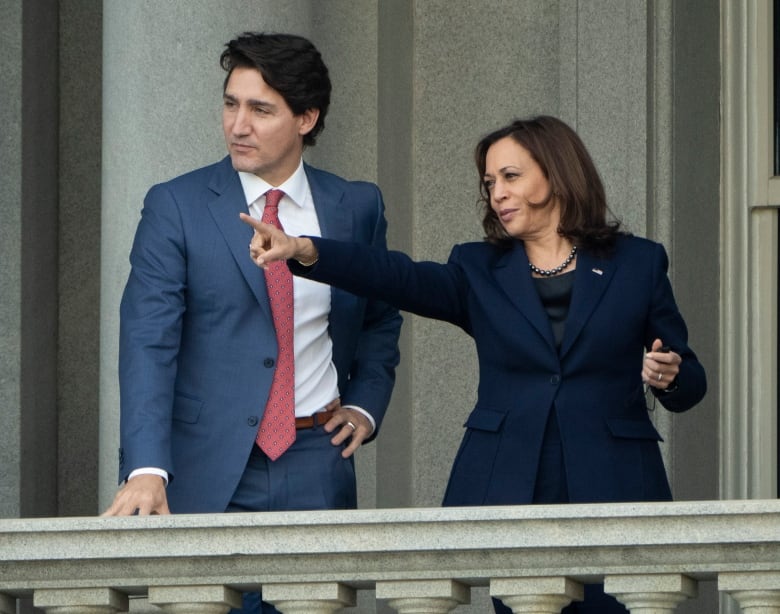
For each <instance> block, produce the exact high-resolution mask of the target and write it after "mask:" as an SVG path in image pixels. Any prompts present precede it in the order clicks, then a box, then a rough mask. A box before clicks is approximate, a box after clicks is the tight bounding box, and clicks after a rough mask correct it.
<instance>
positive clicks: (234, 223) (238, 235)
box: [208, 157, 271, 318]
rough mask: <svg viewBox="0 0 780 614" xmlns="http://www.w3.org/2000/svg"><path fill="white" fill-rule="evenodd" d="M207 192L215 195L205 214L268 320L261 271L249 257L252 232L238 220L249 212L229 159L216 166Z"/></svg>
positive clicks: (239, 181)
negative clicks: (224, 243)
mask: <svg viewBox="0 0 780 614" xmlns="http://www.w3.org/2000/svg"><path fill="white" fill-rule="evenodd" d="M209 189H210V190H212V191H213V192H215V193H216V194H217V197H216V198H215V199H214V200H212V201H211V202H210V203H209V204H208V208H209V212H210V213H211V216H212V217H213V218H214V221H215V222H216V224H217V228H219V230H220V232H221V233H222V235H223V236H224V238H225V241H226V242H227V244H228V247H229V248H230V251H231V252H232V254H233V258H234V259H235V261H236V264H237V265H238V268H239V269H240V270H241V273H242V274H243V276H244V278H245V279H246V282H247V283H248V284H249V287H250V288H251V289H252V292H253V293H254V295H255V298H257V302H258V303H260V307H261V308H262V309H263V311H264V312H265V313H266V314H267V315H268V317H269V318H270V317H271V309H270V306H269V305H268V294H267V292H266V287H265V276H264V275H263V270H262V269H261V268H260V267H259V266H257V265H256V264H255V263H254V262H252V259H251V258H250V257H249V241H250V240H251V239H252V229H251V228H250V227H249V226H248V225H247V224H245V223H244V222H242V221H241V219H240V218H239V217H238V214H239V213H249V210H248V207H247V205H246V196H245V195H244V189H243V188H242V187H241V180H240V179H239V178H238V173H237V172H236V171H235V170H234V169H233V166H232V164H231V162H230V158H229V157H226V158H225V159H224V160H222V162H220V163H219V164H218V165H217V168H216V170H215V171H214V175H213V176H212V178H211V181H210V182H209Z"/></svg>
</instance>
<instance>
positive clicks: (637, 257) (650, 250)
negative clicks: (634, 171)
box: [290, 237, 706, 505]
mask: <svg viewBox="0 0 780 614" xmlns="http://www.w3.org/2000/svg"><path fill="white" fill-rule="evenodd" d="M315 243H316V245H317V248H318V250H319V254H320V259H319V262H318V263H317V264H316V265H315V266H314V267H313V268H312V269H311V270H309V271H308V272H306V270H305V269H302V268H301V267H297V266H295V264H294V263H291V264H290V266H291V268H292V269H293V271H294V272H296V273H298V274H307V275H308V276H309V277H311V278H313V279H317V280H319V281H323V282H326V283H330V284H333V285H335V286H338V287H341V288H344V289H348V290H350V291H352V292H356V293H360V294H363V295H367V296H372V297H374V298H380V299H382V300H386V301H388V302H389V303H391V304H394V305H396V306H398V307H399V308H401V309H403V310H406V311H410V312H414V313H417V314H420V315H423V316H427V317H431V318H437V319H440V320H446V321H449V322H452V323H453V324H456V325H458V326H460V327H461V328H463V329H464V330H465V331H466V332H467V333H468V334H469V335H471V336H472V337H473V338H474V341H475V343H476V348H477V355H478V360H479V391H478V396H477V404H476V406H475V407H474V409H473V411H472V412H471V414H470V415H469V417H468V419H467V421H466V424H465V427H466V433H465V435H464V438H463V441H462V443H461V446H460V449H459V450H458V453H457V456H456V458H455V462H454V465H453V469H452V473H451V476H450V482H449V485H448V488H447V492H446V495H445V504H447V505H485V504H521V503H530V502H532V499H533V493H534V484H535V480H536V473H537V468H538V462H539V454H540V449H541V445H542V441H543V439H544V432H545V425H546V424H547V419H548V416H549V412H551V411H554V412H556V418H557V421H558V425H559V428H560V436H561V440H562V446H563V453H564V462H565V467H566V477H567V481H568V488H569V497H570V500H571V501H572V502H594V501H632V500H634V501H635V500H656V499H669V498H670V497H671V493H670V490H669V484H668V481H667V478H666V473H665V471H664V467H663V463H662V460H661V455H660V450H659V447H658V441H660V439H661V438H660V436H659V434H658V432H657V431H656V429H655V428H654V427H653V424H652V422H651V420H650V417H649V415H648V409H647V404H646V399H645V395H644V393H643V387H642V381H641V369H642V360H643V354H644V352H645V349H646V348H649V347H650V345H651V344H652V342H653V340H654V339H655V338H660V339H662V340H663V342H664V343H665V344H668V345H670V346H671V348H672V349H673V350H674V351H675V352H678V353H679V354H680V355H681V356H682V364H681V366H680V373H679V377H678V381H679V388H678V389H677V390H676V391H674V392H669V393H665V394H661V395H659V399H660V400H661V402H662V403H663V405H664V406H665V407H666V408H667V409H670V410H672V411H684V410H686V409H689V408H690V407H691V406H693V405H694V404H696V403H697V402H698V401H699V400H700V399H701V398H702V397H703V396H704V393H705V390H706V379H705V374H704V369H703V368H702V366H701V364H700V363H699V361H698V360H697V358H696V356H695V355H694V353H693V351H692V350H691V349H690V347H688V339H687V330H686V326H685V323H684V321H683V319H682V317H681V315H680V313H679V311H678V309H677V305H676V304H675V300H674V296H673V294H672V289H671V285H670V283H669V279H668V277H667V266H668V261H667V256H666V252H665V250H664V248H663V247H662V246H661V245H659V244H657V243H653V242H651V241H648V240H645V239H640V238H636V237H621V238H620V239H619V240H618V244H617V246H616V249H615V252H614V254H613V255H612V256H611V257H609V258H597V257H595V256H594V255H592V254H590V253H588V252H587V250H580V251H579V252H578V253H577V270H576V273H575V281H574V286H573V290H572V297H571V304H570V307H569V314H568V319H567V321H566V326H565V332H564V337H563V341H562V344H561V348H560V351H559V350H558V349H557V348H556V345H555V341H554V337H553V332H552V328H551V326H550V322H549V318H548V316H547V314H546V312H545V310H544V308H543V306H542V303H541V300H540V298H539V295H538V292H537V291H536V289H535V287H534V285H533V280H532V278H531V275H530V271H529V267H528V259H527V256H526V254H525V249H524V247H523V245H522V243H520V242H516V243H515V244H514V246H513V248H512V249H508V250H507V249H501V248H497V247H495V246H493V245H490V244H488V243H470V244H465V245H458V246H456V247H455V248H454V249H453V250H452V253H451V255H450V258H449V261H448V263H447V264H438V263H433V262H413V261H411V260H410V259H409V258H408V257H407V256H405V255H404V254H402V253H399V252H388V251H386V250H381V249H370V248H366V247H364V246H360V245H355V244H342V243H338V242H334V241H328V240H320V239H315Z"/></svg>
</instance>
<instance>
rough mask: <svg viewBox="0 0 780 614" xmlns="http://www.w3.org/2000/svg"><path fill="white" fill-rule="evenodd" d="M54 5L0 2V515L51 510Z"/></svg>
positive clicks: (56, 114) (54, 423)
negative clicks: (0, 87)
mask: <svg viewBox="0 0 780 614" xmlns="http://www.w3.org/2000/svg"><path fill="white" fill-rule="evenodd" d="M56 9H57V3H56V2H51V1H49V2H22V1H21V0H3V1H2V2H0V23H2V24H3V26H2V29H3V36H2V37H0V52H1V53H0V78H1V79H2V83H3V87H2V93H0V126H1V127H0V138H1V140H2V143H3V146H2V147H0V183H1V184H2V186H3V189H2V194H0V261H2V263H3V265H2V267H0V373H1V374H2V375H1V376H0V407H2V411H0V467H2V470H0V517H17V516H47V515H51V516H53V515H55V514H56V509H57V480H56V478H57V467H56V460H57V388H56V385H57V373H56V372H57V365H56V356H57V306H58V283H57V257H58V249H57V245H58V240H57V196H58V177H57V170H58V141H57V137H58V117H59V108H58V106H59V105H58V100H59V98H58V87H57V40H58V21H57V17H58V13H57V10H56Z"/></svg>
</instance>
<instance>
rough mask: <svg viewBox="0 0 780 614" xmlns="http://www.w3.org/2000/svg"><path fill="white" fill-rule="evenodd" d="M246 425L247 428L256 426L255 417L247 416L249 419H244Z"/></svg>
mask: <svg viewBox="0 0 780 614" xmlns="http://www.w3.org/2000/svg"><path fill="white" fill-rule="evenodd" d="M246 423H247V424H248V425H249V426H257V416H249V418H247V419H246Z"/></svg>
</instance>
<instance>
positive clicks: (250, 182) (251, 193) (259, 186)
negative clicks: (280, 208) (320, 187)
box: [238, 158, 308, 207]
mask: <svg viewBox="0 0 780 614" xmlns="http://www.w3.org/2000/svg"><path fill="white" fill-rule="evenodd" d="M238 178H239V179H240V180H241V187H242V188H243V189H244V197H245V198H246V204H247V206H249V205H251V204H252V203H253V202H255V201H256V200H257V199H258V198H260V197H261V196H262V195H263V194H265V193H266V192H267V191H268V190H272V189H274V186H272V185H271V184H269V183H268V182H266V181H265V180H263V179H261V178H260V177H258V176H257V175H255V174H254V173H247V172H244V171H239V172H238ZM307 186H308V181H307V180H306V171H304V170H303V158H301V161H300V162H299V163H298V168H296V169H295V172H294V173H293V174H292V175H290V176H289V177H288V178H287V180H286V181H285V182H284V183H282V184H281V185H278V186H276V189H277V190H282V191H283V192H284V193H285V195H286V196H287V197H288V198H289V199H290V200H291V201H292V202H294V203H295V204H296V205H297V206H299V207H303V203H304V202H306V188H307Z"/></svg>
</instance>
